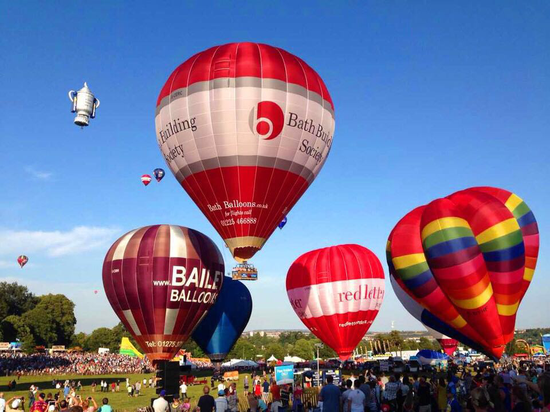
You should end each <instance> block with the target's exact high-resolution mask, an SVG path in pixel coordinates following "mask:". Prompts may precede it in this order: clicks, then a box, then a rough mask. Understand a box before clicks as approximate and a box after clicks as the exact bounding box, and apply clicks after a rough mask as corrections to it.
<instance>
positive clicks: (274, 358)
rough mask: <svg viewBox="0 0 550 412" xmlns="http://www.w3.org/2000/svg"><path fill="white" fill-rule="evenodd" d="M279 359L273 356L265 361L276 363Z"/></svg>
mask: <svg viewBox="0 0 550 412" xmlns="http://www.w3.org/2000/svg"><path fill="white" fill-rule="evenodd" d="M278 360H279V359H277V358H276V357H275V356H273V355H271V357H270V358H269V359H268V360H267V361H268V362H277V361H278Z"/></svg>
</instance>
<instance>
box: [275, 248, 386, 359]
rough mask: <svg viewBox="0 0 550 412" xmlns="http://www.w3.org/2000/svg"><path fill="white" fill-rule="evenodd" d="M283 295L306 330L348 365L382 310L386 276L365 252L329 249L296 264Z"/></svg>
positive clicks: (312, 253) (367, 251)
mask: <svg viewBox="0 0 550 412" xmlns="http://www.w3.org/2000/svg"><path fill="white" fill-rule="evenodd" d="M286 290H287V293H288V299H289V300H290V304H291V305H292V308H293V309H294V311H295V312H296V314H297V315H298V317H299V318H300V320H301V321H302V322H303V323H304V325H306V326H307V327H308V329H309V330H311V332H312V333H313V334H314V335H315V336H317V337H318V338H319V339H321V340H322V341H323V342H324V343H325V344H327V345H328V346H330V347H331V348H332V349H334V350H335V351H336V353H337V354H338V356H339V357H340V359H342V360H346V359H348V358H349V357H350V355H351V354H352V352H353V350H354V349H355V347H356V346H357V344H358V343H359V342H360V341H361V339H362V338H363V336H365V333H367V331H368V330H369V328H370V325H371V324H372V322H373V321H374V318H375V317H376V315H377V314H378V311H379V310H380V306H381V305H382V301H383V299H384V270H383V269H382V265H381V264H380V261H379V260H378V258H377V257H376V256H375V255H374V253H372V252H371V251H370V250H368V249H367V248H365V247H363V246H359V245H340V246H331V247H327V248H324V249H317V250H313V251H311V252H307V253H305V254H303V255H302V256H300V257H299V258H298V259H296V261H295V262H294V263H293V264H292V266H291V267H290V269H289V270H288V274H287V277H286Z"/></svg>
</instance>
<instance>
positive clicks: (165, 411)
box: [138, 382, 170, 412]
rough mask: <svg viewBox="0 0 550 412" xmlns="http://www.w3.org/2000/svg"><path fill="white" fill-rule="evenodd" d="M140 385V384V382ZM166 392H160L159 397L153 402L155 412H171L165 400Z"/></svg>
mask: <svg viewBox="0 0 550 412" xmlns="http://www.w3.org/2000/svg"><path fill="white" fill-rule="evenodd" d="M138 383H139V382H138ZM165 396H166V391H165V390H164V389H163V390H161V391H160V394H159V397H158V398H157V399H155V400H154V401H153V410H154V411H155V412H169V410H170V408H169V406H168V401H167V400H166V399H164V397H165Z"/></svg>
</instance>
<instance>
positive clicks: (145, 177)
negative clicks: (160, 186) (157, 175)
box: [141, 175, 151, 186]
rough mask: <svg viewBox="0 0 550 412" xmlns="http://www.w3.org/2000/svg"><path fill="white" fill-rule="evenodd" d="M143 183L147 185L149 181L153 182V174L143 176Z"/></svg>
mask: <svg viewBox="0 0 550 412" xmlns="http://www.w3.org/2000/svg"><path fill="white" fill-rule="evenodd" d="M141 183H143V184H144V185H145V186H147V185H148V184H149V183H151V176H150V175H143V176H141Z"/></svg>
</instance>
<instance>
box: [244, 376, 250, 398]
mask: <svg viewBox="0 0 550 412" xmlns="http://www.w3.org/2000/svg"><path fill="white" fill-rule="evenodd" d="M243 383H244V394H245V395H248V388H249V387H250V386H249V385H250V384H249V382H248V375H244V380H243Z"/></svg>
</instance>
